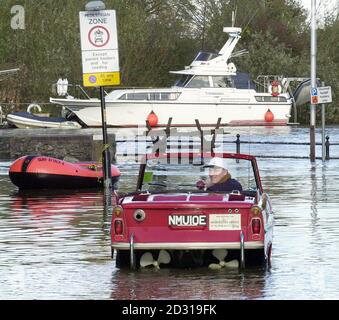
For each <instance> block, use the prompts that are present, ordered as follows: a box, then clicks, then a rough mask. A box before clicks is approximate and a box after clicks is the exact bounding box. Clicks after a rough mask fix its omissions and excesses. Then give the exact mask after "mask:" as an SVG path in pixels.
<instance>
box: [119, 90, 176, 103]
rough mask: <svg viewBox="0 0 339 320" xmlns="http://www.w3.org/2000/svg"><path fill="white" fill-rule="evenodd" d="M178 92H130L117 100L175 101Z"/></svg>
mask: <svg viewBox="0 0 339 320" xmlns="http://www.w3.org/2000/svg"><path fill="white" fill-rule="evenodd" d="M179 96H180V92H137V93H136V92H132V93H125V94H123V95H122V96H121V97H120V98H119V100H133V101H136V100H139V101H144V100H146V101H155V100H157V101H168V100H177V99H178V98H179Z"/></svg>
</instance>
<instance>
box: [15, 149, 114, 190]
mask: <svg viewBox="0 0 339 320" xmlns="http://www.w3.org/2000/svg"><path fill="white" fill-rule="evenodd" d="M111 173H112V186H114V184H115V183H116V182H117V181H118V179H119V177H120V171H119V169H118V168H117V167H115V166H113V165H112V167H111ZM9 177H10V179H11V181H12V182H13V183H14V184H15V185H16V186H18V187H19V188H20V189H78V188H97V187H101V186H102V185H103V179H102V177H103V173H102V166H101V165H98V164H97V163H95V162H78V163H70V162H66V161H63V160H58V159H54V158H51V157H41V156H25V157H21V158H19V159H17V160H16V161H14V163H13V164H12V165H11V167H10V168H9Z"/></svg>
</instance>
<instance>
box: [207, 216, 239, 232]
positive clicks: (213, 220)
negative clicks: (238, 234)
mask: <svg viewBox="0 0 339 320" xmlns="http://www.w3.org/2000/svg"><path fill="white" fill-rule="evenodd" d="M209 230H212V231H213V230H215V231H217V230H241V215H240V214H210V215H209Z"/></svg>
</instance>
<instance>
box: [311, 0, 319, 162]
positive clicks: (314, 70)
mask: <svg viewBox="0 0 339 320" xmlns="http://www.w3.org/2000/svg"><path fill="white" fill-rule="evenodd" d="M315 10H316V0H312V3H311V88H312V89H311V91H312V92H311V110H310V160H311V162H315V125H316V105H317V104H318V93H317V82H316V81H317V80H316V78H317V61H316V58H317V33H316V28H317V26H316V14H315Z"/></svg>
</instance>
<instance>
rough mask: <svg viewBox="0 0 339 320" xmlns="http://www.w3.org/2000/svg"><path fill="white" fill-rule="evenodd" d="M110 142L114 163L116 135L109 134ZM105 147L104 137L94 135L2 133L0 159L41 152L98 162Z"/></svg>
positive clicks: (55, 156)
mask: <svg viewBox="0 0 339 320" xmlns="http://www.w3.org/2000/svg"><path fill="white" fill-rule="evenodd" d="M14 130H16V129H14ZM94 137H96V138H95V139H94ZM108 141H109V142H110V145H111V148H110V152H111V157H112V160H113V162H114V160H115V157H114V155H115V136H114V135H109V136H108ZM102 148H103V147H102V140H97V136H95V135H93V134H80V135H74V134H73V135H72V134H66V135H58V134H55V133H54V134H48V133H46V134H45V135H41V134H39V135H32V134H31V132H30V134H29V135H26V136H25V135H10V136H6V135H5V136H4V135H0V160H15V159H17V158H19V157H22V156H25V155H41V156H50V157H54V158H58V159H65V158H68V159H75V160H79V161H98V160H100V159H101V153H102V150H103V149H102ZM66 161H67V160H66Z"/></svg>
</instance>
